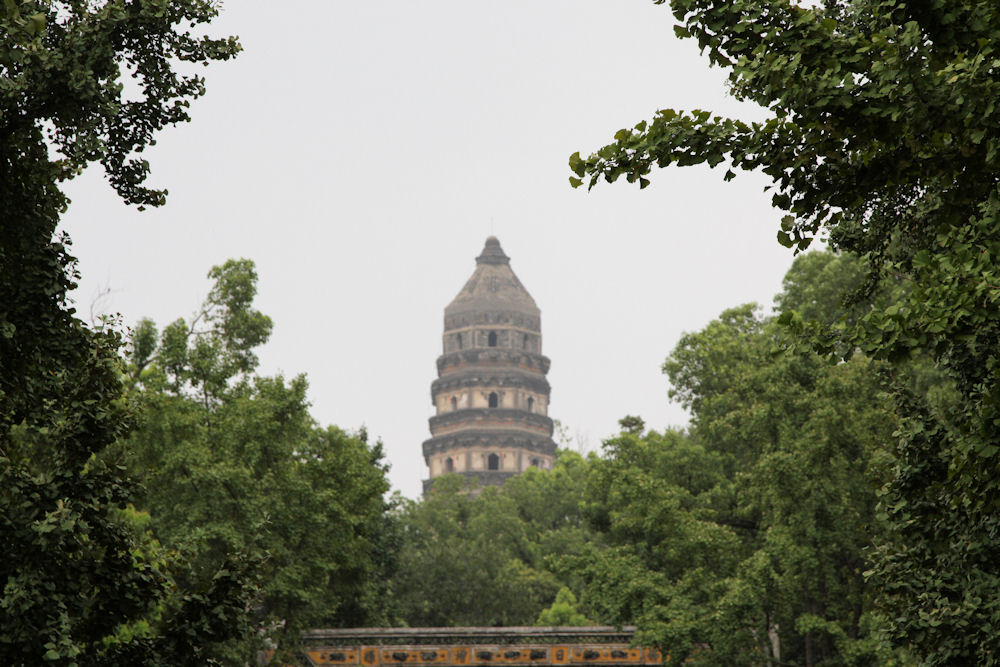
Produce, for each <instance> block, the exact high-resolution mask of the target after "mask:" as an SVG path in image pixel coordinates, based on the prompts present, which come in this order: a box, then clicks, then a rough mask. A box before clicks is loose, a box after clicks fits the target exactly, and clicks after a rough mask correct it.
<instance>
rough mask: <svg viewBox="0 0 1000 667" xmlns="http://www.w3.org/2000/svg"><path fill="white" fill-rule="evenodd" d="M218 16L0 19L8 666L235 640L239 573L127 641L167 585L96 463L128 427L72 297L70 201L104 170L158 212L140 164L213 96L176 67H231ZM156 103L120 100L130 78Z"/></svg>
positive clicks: (76, 11) (60, 5)
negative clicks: (73, 190)
mask: <svg viewBox="0 0 1000 667" xmlns="http://www.w3.org/2000/svg"><path fill="white" fill-rule="evenodd" d="M215 13H216V10H215V8H214V6H213V5H211V4H210V3H205V2H201V1H200V0H173V1H171V2H160V3H150V2H139V1H125V0H122V1H116V2H110V3H101V4H100V5H95V4H94V3H91V2H86V1H84V0H67V1H65V2H59V1H53V2H45V1H31V0H28V1H23V2H14V1H8V2H5V3H3V5H2V6H0V550H2V552H3V554H4V558H3V562H2V563H0V581H2V584H3V587H2V593H0V596H2V597H0V662H3V663H4V664H10V665H20V664H39V663H41V662H43V661H47V662H60V663H63V664H98V663H101V662H105V663H117V664H183V663H189V664H190V663H192V662H196V661H202V659H201V657H200V656H201V649H202V648H203V647H204V646H207V645H208V644H210V643H211V642H213V641H216V640H220V639H225V638H226V637H229V636H232V635H233V634H238V633H239V631H240V629H241V628H244V627H246V626H245V625H244V624H242V623H241V622H240V617H241V615H242V613H243V610H244V609H245V607H246V605H247V603H248V600H249V595H250V592H251V588H252V587H249V588H248V585H249V584H251V583H252V582H251V579H249V578H248V576H247V565H248V564H247V563H245V562H239V561H231V562H230V563H229V566H228V567H225V568H222V569H221V570H219V571H218V572H216V573H215V574H214V575H213V577H211V578H210V579H209V580H208V581H206V582H203V586H200V587H199V588H197V589H193V590H188V591H185V592H183V594H180V595H179V596H178V597H177V600H178V605H177V606H176V607H175V608H173V609H171V610H169V613H167V614H166V615H165V616H163V617H162V618H161V621H162V622H161V623H159V625H158V626H157V628H156V631H155V632H154V633H153V634H152V635H150V636H145V637H136V638H133V639H131V640H127V639H125V638H124V635H121V634H118V633H119V632H120V631H121V630H122V628H124V627H126V626H127V625H128V624H129V623H131V622H134V621H136V620H137V619H141V618H143V617H144V616H145V615H146V614H147V613H148V612H149V610H150V609H151V608H152V607H154V606H155V605H156V604H157V602H158V601H159V600H162V597H163V595H164V591H165V589H166V587H167V586H168V585H169V582H170V577H169V572H168V571H165V570H163V569H161V568H159V567H157V565H156V564H155V563H151V562H147V561H145V560H144V559H143V558H142V556H141V555H140V553H139V551H138V549H137V542H136V537H135V534H134V532H133V531H132V530H131V529H130V526H129V523H128V521H127V520H126V519H125V518H124V517H123V516H122V514H121V508H123V507H124V506H125V503H126V501H127V500H128V498H129V496H130V494H131V492H132V489H133V485H132V482H131V480H130V479H129V478H128V476H126V475H125V474H124V473H123V471H122V469H121V467H120V466H118V465H116V464H115V462H114V461H105V460H103V459H101V458H100V454H101V453H102V452H103V451H104V450H105V449H106V448H107V447H108V446H109V445H111V444H112V443H113V442H114V441H115V440H116V439H118V438H120V437H122V436H123V435H124V434H125V433H126V432H127V430H128V429H129V427H130V422H131V419H130V414H131V413H130V408H129V406H128V404H127V401H126V400H125V399H124V397H123V391H122V389H123V386H122V375H121V369H120V367H119V357H118V350H119V348H120V345H121V342H122V341H121V337H120V335H119V334H118V333H116V332H115V331H114V329H113V328H111V327H104V328H101V329H96V330H95V329H92V328H89V327H88V326H87V325H85V324H84V323H83V322H82V321H81V320H80V319H79V318H77V317H76V316H75V314H74V311H73V308H72V307H71V305H70V304H69V302H68V299H67V293H68V291H69V290H70V289H72V287H73V285H74V278H75V268H74V260H73V258H72V255H71V254H70V251H69V241H68V239H67V238H65V237H64V236H58V235H57V234H56V227H57V223H58V220H59V215H60V213H61V212H62V211H63V210H64V209H65V207H66V205H67V204H68V201H67V199H66V197H65V195H63V193H62V192H61V191H60V190H59V184H60V182H61V181H63V180H65V179H68V178H71V177H73V176H74V175H76V174H77V173H79V172H80V171H81V170H82V169H84V168H85V167H86V166H87V165H88V164H90V163H92V162H100V163H101V164H102V165H103V166H104V168H105V171H106V173H107V175H108V178H109V180H110V182H111V184H112V186H113V187H114V188H115V189H116V190H117V191H118V193H119V194H120V195H121V196H122V197H123V199H124V200H125V201H126V202H128V203H131V204H138V205H158V204H160V203H162V202H163V195H164V193H163V192H158V191H154V190H150V189H147V188H145V187H144V186H143V181H144V178H145V176H146V172H147V169H148V167H147V165H146V163H145V162H143V161H142V160H140V159H139V158H138V154H139V153H141V152H142V150H143V148H145V147H146V146H148V145H149V144H150V143H151V142H152V140H153V137H154V134H155V132H156V131H157V130H159V129H161V128H163V127H164V126H166V125H168V124H172V123H176V122H180V121H184V120H187V119H188V116H187V106H188V104H189V102H190V101H191V100H192V99H194V98H195V97H197V96H199V95H200V94H201V93H202V92H203V86H202V80H201V79H200V78H199V77H197V76H180V75H178V74H177V72H176V69H175V67H174V65H175V63H176V62H177V61H187V62H192V63H206V64H207V63H208V62H210V61H212V60H222V59H226V58H229V57H231V56H232V55H234V54H235V53H236V52H237V51H238V49H239V46H238V44H237V43H236V41H235V40H234V39H232V38H228V39H222V40H215V39H211V38H209V37H195V36H193V35H192V33H191V32H189V31H188V30H187V29H186V28H182V27H181V26H190V27H191V28H197V27H198V26H200V25H201V24H203V23H205V22H207V21H208V20H210V19H211V18H212V17H213V16H214V15H215ZM123 69H124V70H125V71H130V72H134V73H135V74H136V76H137V77H138V82H139V85H140V87H141V89H142V92H143V95H142V96H141V99H137V100H132V101H129V100H127V99H126V98H125V96H124V94H123V88H122V85H121V74H122V70H123Z"/></svg>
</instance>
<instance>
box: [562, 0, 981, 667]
mask: <svg viewBox="0 0 1000 667" xmlns="http://www.w3.org/2000/svg"><path fill="white" fill-rule="evenodd" d="M660 4H666V2H665V0H660ZM669 6H670V8H671V10H672V11H673V14H674V17H675V18H676V19H677V21H678V25H677V26H676V27H675V32H676V33H677V34H678V35H679V36H681V37H686V38H693V39H695V40H696V41H697V42H698V45H699V46H700V47H701V49H702V51H703V52H704V53H705V54H706V55H707V56H708V58H709V60H710V62H711V63H712V64H714V65H717V66H719V67H722V68H723V69H725V70H727V71H728V78H729V82H728V83H729V90H730V92H731V93H732V95H733V96H734V97H736V98H737V99H738V100H741V101H745V102H750V103H754V104H757V105H759V106H760V107H762V108H764V109H766V110H767V111H768V115H769V118H768V119H767V120H765V121H762V122H755V123H747V122H743V121H741V120H738V119H731V118H723V117H719V116H713V115H712V114H711V113H710V112H708V111H694V112H678V111H676V110H673V109H663V110H660V111H657V112H656V113H655V115H654V117H653V118H652V120H650V121H642V122H640V123H638V124H636V125H635V126H634V127H632V128H631V129H622V130H620V131H618V132H617V133H616V134H615V136H614V142H613V143H611V144H609V145H607V146H605V147H603V148H601V149H600V150H598V151H597V152H595V153H594V154H592V155H590V156H588V157H581V156H580V154H579V153H575V154H574V155H572V156H571V157H570V168H571V169H572V171H573V172H574V175H573V176H572V177H571V179H570V180H571V183H572V185H573V186H574V187H578V186H580V185H582V184H583V182H584V180H585V179H586V181H587V183H588V186H589V187H593V186H594V185H596V184H597V183H598V182H599V181H600V180H602V179H603V180H606V181H614V180H616V179H618V178H620V177H624V178H625V179H626V180H627V181H629V182H634V183H638V184H639V186H640V188H644V187H647V186H648V185H649V184H650V180H649V177H650V175H651V171H652V169H653V168H654V167H665V166H668V165H680V166H684V165H691V164H702V163H706V164H708V165H710V166H713V167H714V166H717V165H725V166H726V167H728V169H727V171H726V173H725V176H724V178H725V180H729V179H731V178H733V177H734V176H735V174H736V171H738V170H751V171H752V170H758V171H761V172H763V173H764V174H765V175H767V176H768V177H769V178H770V179H771V181H772V185H771V186H770V187H771V188H772V189H773V195H772V203H773V205H774V206H775V207H776V208H778V209H779V210H781V211H783V212H785V213H786V215H785V216H784V218H783V219H782V222H781V228H780V229H779V230H777V236H778V241H779V242H780V243H782V244H783V245H785V246H788V247H790V248H795V249H797V250H804V249H805V248H807V247H808V246H809V245H810V243H811V242H812V241H813V240H814V239H815V238H817V237H823V236H826V237H827V238H828V239H829V242H830V244H831V246H832V247H834V248H835V249H838V250H841V251H845V252H850V253H854V254H855V255H857V256H859V257H861V258H863V259H864V260H865V261H866V262H867V264H868V273H869V279H868V282H867V287H868V289H867V292H868V295H869V296H870V297H871V299H872V304H871V306H872V307H871V308H870V309H869V310H868V311H867V312H866V313H865V314H864V316H863V317H861V318H859V319H858V320H857V321H850V320H843V321H841V322H838V323H835V324H833V325H832V326H830V327H824V326H823V325H822V323H815V322H813V323H808V322H805V321H803V320H802V319H801V318H800V317H797V316H796V315H795V314H794V313H788V314H787V315H785V317H784V319H783V322H784V323H785V324H786V325H788V326H790V327H792V328H793V330H796V331H799V332H802V333H808V334H810V335H811V337H812V338H813V341H814V342H815V343H816V344H817V345H818V346H819V348H820V349H825V350H828V351H832V352H838V353H840V354H841V355H842V356H850V355H851V354H852V353H853V352H854V351H855V350H858V351H861V352H863V353H865V354H867V355H869V356H872V357H875V358H879V359H886V360H889V361H890V362H894V363H895V362H903V361H906V360H907V359H909V358H910V357H911V356H913V355H915V354H924V355H926V356H927V358H929V359H930V361H931V362H932V363H933V364H934V365H936V366H938V367H939V368H941V369H943V371H944V372H945V373H946V374H947V376H948V379H949V380H950V381H951V382H953V383H954V386H955V389H956V392H957V400H955V401H949V402H945V403H935V402H933V401H929V400H928V399H927V398H926V397H924V396H921V395H920V394H919V393H916V392H913V391H912V389H911V386H910V385H911V383H910V382H909V381H908V380H907V379H906V378H901V377H900V372H901V371H900V369H899V368H898V367H897V369H896V370H894V371H891V372H887V373H886V375H885V380H886V386H887V388H888V389H889V391H890V392H891V393H892V395H893V396H894V400H895V401H896V404H897V410H898V411H899V414H900V416H901V418H902V422H901V424H900V426H899V429H898V433H897V438H898V439H897V441H896V443H897V447H896V452H895V468H894V475H893V479H892V480H891V481H890V482H889V483H888V485H887V486H886V488H885V489H884V490H883V494H882V505H881V507H882V511H883V512H885V514H886V515H887V517H888V520H889V522H890V524H891V526H892V527H893V529H892V530H889V531H887V532H886V533H885V538H884V539H883V540H882V541H881V543H879V544H878V545H877V547H876V548H875V550H874V552H873V554H872V558H873V567H872V569H871V571H870V577H871V580H872V581H873V582H875V583H877V584H878V586H879V589H880V591H881V596H880V603H881V604H882V605H883V607H884V608H885V610H886V612H887V616H888V618H890V619H891V623H890V627H889V633H890V635H891V636H892V637H893V638H894V639H895V640H896V641H899V642H903V643H909V644H911V645H912V646H914V648H915V650H916V651H917V653H918V655H920V656H921V657H922V659H924V660H925V661H926V663H927V664H956V663H957V662H964V663H970V664H971V663H977V664H995V663H996V660H997V657H996V655H994V652H993V651H992V646H993V644H994V641H993V640H994V638H995V637H997V636H998V635H1000V607H998V606H997V605H995V604H993V602H992V598H993V596H992V595H991V594H989V593H988V591H992V590H995V589H996V588H997V586H998V585H1000V567H998V563H1000V538H998V534H1000V533H998V531H997V525H998V519H997V516H998V514H997V508H998V507H1000V482H998V481H997V479H996V476H995V475H993V474H990V472H989V471H992V470H995V469H996V468H997V465H998V463H1000V352H998V350H1000V345H998V342H1000V290H998V289H997V285H998V284H1000V281H998V276H997V268H996V267H997V263H996V257H997V256H998V254H1000V189H998V184H1000V150H998V149H1000V129H998V128H1000V123H998V120H1000V108H998V106H997V105H996V98H997V90H998V89H1000V7H998V6H997V5H996V4H995V3H991V2H982V1H979V0H939V1H936V2H925V1H923V0H827V1H826V2H824V3H821V4H808V5H800V4H799V3H797V2H794V1H792V0H732V1H729V2H718V1H716V0H671V1H670V2H669ZM886 280H895V281H900V282H902V283H905V286H906V289H905V290H904V292H903V293H902V294H899V295H898V296H899V299H898V300H895V299H883V298H881V295H880V294H879V291H878V290H877V286H878V285H879V283H880V282H881V281H886Z"/></svg>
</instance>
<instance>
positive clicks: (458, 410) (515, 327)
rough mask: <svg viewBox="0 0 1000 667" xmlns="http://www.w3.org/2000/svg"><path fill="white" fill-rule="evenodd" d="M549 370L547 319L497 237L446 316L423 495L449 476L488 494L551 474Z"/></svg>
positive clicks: (553, 449) (489, 242)
mask: <svg viewBox="0 0 1000 667" xmlns="http://www.w3.org/2000/svg"><path fill="white" fill-rule="evenodd" d="M549 363H550V362H549V359H548V358H547V357H545V356H543V355H542V327H541V311H539V310H538V306H537V305H535V300H534V299H532V298H531V295H530V294H528V290H526V289H525V288H524V285H522V284H521V281H520V280H518V279H517V276H516V275H514V271H512V270H511V268H510V258H509V257H507V255H506V254H504V251H503V249H502V248H501V247H500V242H499V241H498V240H497V239H496V237H494V236H491V237H489V238H488V239H486V245H485V247H484V248H483V252H482V253H481V254H480V255H479V257H477V258H476V270H475V272H474V273H473V274H472V277H471V278H469V280H468V282H466V283H465V287H463V288H462V291H461V292H459V293H458V296H456V297H455V298H454V300H452V302H451V303H450V304H448V307H447V308H445V309H444V336H443V354H442V355H441V356H440V357H438V360H437V371H438V377H437V379H436V380H434V382H433V384H431V400H432V401H433V403H434V408H435V414H434V416H433V417H431V418H430V431H431V438H430V439H429V440H426V441H425V442H424V445H423V450H424V460H425V461H426V463H427V467H428V468H429V469H430V479H427V480H424V493H426V492H427V491H428V489H429V488H430V486H431V484H432V483H433V482H434V479H435V478H436V477H439V476H441V475H444V474H447V473H457V474H459V475H463V476H465V477H466V478H467V479H468V481H469V482H470V483H472V484H473V485H475V486H478V487H485V486H500V485H502V484H503V483H504V482H505V481H506V480H507V479H508V478H510V477H513V476H514V475H518V474H520V473H522V472H524V471H525V470H527V469H528V468H530V467H536V468H539V469H550V468H551V467H552V461H553V458H554V457H555V452H556V445H555V442H553V440H552V420H551V419H549V417H548V408H549V393H550V388H549V382H548V380H546V379H545V375H546V373H548V371H549Z"/></svg>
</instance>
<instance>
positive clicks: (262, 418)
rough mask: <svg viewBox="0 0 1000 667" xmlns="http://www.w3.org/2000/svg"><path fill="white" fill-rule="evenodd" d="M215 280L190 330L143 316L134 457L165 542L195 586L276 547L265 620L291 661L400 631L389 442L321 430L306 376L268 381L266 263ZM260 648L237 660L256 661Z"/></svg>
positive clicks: (136, 343) (262, 633) (234, 265)
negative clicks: (365, 636) (345, 636)
mask: <svg viewBox="0 0 1000 667" xmlns="http://www.w3.org/2000/svg"><path fill="white" fill-rule="evenodd" d="M209 277H210V278H212V279H213V280H214V284H213V286H212V289H211V290H210V292H209V294H208V297H207V298H206V300H205V302H204V303H203V304H202V306H201V307H200V308H199V309H198V311H197V313H196V315H195V316H194V317H193V318H192V319H191V322H190V323H188V322H186V321H185V320H183V319H180V320H176V321H175V322H173V323H171V324H169V325H167V326H166V327H165V328H164V330H163V331H162V333H161V334H160V335H159V336H158V335H157V330H156V326H155V324H154V323H153V322H151V321H150V320H143V321H142V322H141V323H140V324H139V325H138V326H137V327H136V330H135V335H134V338H133V342H132V346H131V365H130V369H129V370H130V372H131V375H132V377H133V378H134V380H135V385H134V392H135V398H136V400H137V401H138V402H139V403H140V405H141V406H142V408H143V415H142V419H141V420H140V424H139V427H138V428H137V429H136V430H135V431H134V432H133V434H132V435H131V437H130V438H129V440H128V441H127V442H126V443H124V445H125V446H124V451H123V458H124V460H125V461H126V463H127V465H128V466H129V468H130V469H132V470H133V472H134V473H135V474H136V475H141V476H142V477H143V478H144V479H145V484H144V487H145V488H144V491H143V493H142V494H140V495H139V497H138V498H137V501H136V504H137V506H138V507H139V508H140V509H141V510H143V511H146V512H148V513H149V514H150V522H149V528H150V531H151V533H152V535H153V537H155V539H156V540H157V541H158V542H159V543H160V544H161V545H162V546H163V547H166V548H168V549H170V550H176V551H177V552H179V553H181V554H183V556H184V558H185V559H186V561H187V562H188V563H190V566H191V576H193V577H195V578H197V577H198V576H201V574H200V573H203V572H211V571H213V570H214V569H215V568H217V567H218V564H219V563H220V562H222V561H224V560H225V558H226V557H227V554H230V553H239V552H244V551H254V550H258V551H262V552H264V553H265V554H266V555H267V562H266V564H265V565H264V567H263V568H262V570H261V579H262V580H261V595H260V598H259V599H258V600H257V602H256V604H255V607H254V622H255V624H256V626H257V627H258V628H259V631H258V637H265V638H266V639H267V640H268V641H270V642H272V643H273V644H274V645H277V646H278V647H280V648H281V649H282V651H283V654H284V655H291V653H292V652H294V649H295V647H296V645H297V640H298V633H299V632H300V631H301V630H303V629H306V628H311V627H343V626H372V625H382V624H386V623H388V622H389V621H390V620H391V619H390V616H389V614H390V605H389V595H388V588H387V581H388V575H389V573H390V569H391V565H392V562H393V558H394V554H395V551H396V545H395V544H394V537H393V536H394V529H393V525H394V524H393V521H392V518H391V517H390V515H389V510H390V509H391V504H390V502H389V501H388V500H387V499H386V497H385V496H386V494H387V493H388V491H389V483H388V480H387V479H386V472H387V469H388V467H387V465H386V464H385V463H384V462H383V460H382V449H381V445H380V444H375V445H369V444H368V442H367V435H366V434H365V433H363V432H362V433H359V434H349V433H345V432H343V431H341V430H340V429H337V428H334V427H330V428H321V427H319V426H318V425H316V424H315V422H314V421H313V419H312V418H311V417H310V415H309V410H308V407H309V404H308V402H307V399H306V389H307V383H306V379H305V377H304V376H299V377H296V378H293V379H292V380H291V381H286V380H285V379H284V378H282V377H280V376H278V377H263V376H260V375H258V374H257V373H256V370H257V369H256V366H257V357H256V355H255V352H254V350H255V348H256V347H257V346H258V345H260V344H261V343H263V342H265V341H266V340H267V337H268V335H269V334H270V331H271V320H270V318H268V317H267V316H266V315H263V314H262V313H260V312H259V311H257V310H256V309H255V308H254V307H253V299H254V297H255V295H256V293H257V274H256V270H255V268H254V264H253V262H251V261H250V260H246V259H242V260H229V261H227V262H226V263H225V264H222V265H220V266H216V267H214V268H212V270H211V271H210V272H209ZM256 648H258V646H257V644H256V643H255V642H245V643H244V644H242V645H241V646H238V647H233V648H232V650H231V652H230V653H228V654H226V655H225V657H226V658H227V661H229V662H234V661H253V660H254V659H255V655H254V654H255V649H256Z"/></svg>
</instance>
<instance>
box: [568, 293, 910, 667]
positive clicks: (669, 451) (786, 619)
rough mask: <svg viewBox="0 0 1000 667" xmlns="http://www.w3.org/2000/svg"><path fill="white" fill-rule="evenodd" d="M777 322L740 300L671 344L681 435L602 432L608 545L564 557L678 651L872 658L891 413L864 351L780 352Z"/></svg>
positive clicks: (601, 495) (607, 612) (730, 658)
mask: <svg viewBox="0 0 1000 667" xmlns="http://www.w3.org/2000/svg"><path fill="white" fill-rule="evenodd" d="M779 335H780V331H779V330H776V328H775V326H774V324H773V322H771V321H769V320H766V319H762V318H760V317H759V316H757V315H756V312H755V309H754V308H753V307H752V306H743V307H740V308H735V309H732V310H729V311H726V312H725V313H723V314H722V316H721V317H720V319H719V320H716V321H715V322H712V323H711V324H709V325H708V326H707V327H706V328H705V329H704V330H702V331H700V332H698V333H694V334H688V335H686V336H684V337H683V338H682V339H681V341H680V342H679V343H678V345H677V347H676V349H675V351H674V353H673V354H672V355H671V357H670V358H669V359H668V360H667V362H666V363H665V364H664V370H665V371H666V372H667V373H668V374H669V375H670V378H671V382H672V384H673V387H674V388H673V390H672V393H673V396H674V397H675V398H678V399H679V400H681V402H682V403H684V404H685V405H686V406H687V407H689V408H690V409H691V411H692V414H693V418H692V424H691V432H690V434H683V433H676V432H667V433H663V434H660V433H656V432H653V431H650V432H648V433H645V434H643V433H642V432H639V431H636V430H635V429H628V430H624V431H623V432H622V433H621V434H620V435H619V436H618V437H617V438H614V439H611V440H608V441H606V442H605V452H606V455H607V461H606V464H605V465H602V466H599V467H596V468H595V470H594V474H593V475H592V476H591V478H590V483H591V487H590V488H589V489H588V499H589V502H590V504H589V505H588V516H589V518H590V520H591V522H592V524H593V525H594V527H595V528H597V529H599V530H600V531H601V532H602V533H603V534H604V536H605V538H606V540H607V541H608V543H609V545H610V548H608V549H606V550H603V551H599V552H592V553H590V554H585V555H584V556H583V557H581V558H578V559H576V561H575V564H576V566H577V567H578V568H580V570H581V572H582V573H583V576H584V578H585V580H586V584H585V586H584V587H583V597H582V600H583V601H584V602H585V603H587V604H589V605H590V606H591V608H594V609H596V610H598V616H599V617H601V618H602V619H603V620H606V621H610V622H613V623H628V622H637V623H638V624H639V626H640V629H641V630H642V638H643V640H644V641H648V642H651V643H653V644H655V645H657V646H659V647H661V648H662V649H663V650H664V651H666V652H668V653H670V655H671V659H672V660H690V661H691V662H692V663H693V664H705V665H741V664H744V665H756V664H760V663H761V662H762V661H772V662H775V663H781V664H819V663H820V662H821V661H822V662H823V664H854V665H863V664H878V663H880V661H882V660H884V659H885V658H886V648H885V647H883V646H882V645H881V644H880V642H879V640H878V637H877V636H876V635H875V633H874V632H873V631H872V627H871V625H872V617H871V609H870V600H871V593H870V587H869V586H868V585H867V584H866V583H865V580H864V578H863V576H862V572H863V570H864V550H865V547H866V545H867V544H868V543H869V541H870V540H871V538H872V535H875V534H879V533H880V530H881V529H880V526H879V523H878V521H877V519H876V516H875V502H876V496H875V492H874V487H873V482H874V481H875V480H876V475H877V473H878V461H879V460H880V459H879V456H878V453H879V447H880V446H881V444H882V442H883V441H884V440H885V439H886V438H888V436H889V434H890V433H891V430H892V423H893V422H892V418H891V414H889V412H888V411H887V410H886V409H885V408H884V407H881V406H882V402H881V401H880V400H879V393H880V386H879V382H878V377H877V375H876V374H875V373H874V372H873V371H872V369H871V368H870V367H869V365H868V363H867V362H864V361H861V360H855V361H852V362H851V363H846V364H839V365H830V364H828V363H826V362H825V361H824V359H822V358H821V357H819V356H818V355H816V354H814V353H812V352H810V351H809V350H803V351H798V352H790V353H785V354H778V355H775V354H772V352H771V350H772V349H773V348H774V347H775V346H776V342H777V337H778V336H779Z"/></svg>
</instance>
